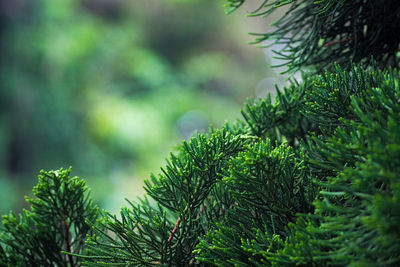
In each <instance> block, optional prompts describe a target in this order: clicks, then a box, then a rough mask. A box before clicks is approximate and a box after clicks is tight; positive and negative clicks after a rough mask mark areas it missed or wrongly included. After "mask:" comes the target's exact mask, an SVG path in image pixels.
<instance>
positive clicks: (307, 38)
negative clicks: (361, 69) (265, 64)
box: [228, 0, 400, 72]
mask: <svg viewBox="0 0 400 267" xmlns="http://www.w3.org/2000/svg"><path fill="white" fill-rule="evenodd" d="M244 2H245V0H228V3H229V4H228V6H229V7H232V8H233V9H235V8H237V7H239V6H241V5H242V4H243V3H244ZM281 8H285V11H286V12H285V13H284V15H283V16H282V17H281V18H279V19H278V20H277V21H276V22H274V23H273V24H272V26H273V27H275V29H273V30H269V31H268V32H266V33H255V34H254V35H255V36H257V38H256V40H255V42H254V43H259V44H261V45H265V41H266V42H267V44H268V45H270V42H271V40H273V41H272V44H278V45H280V46H282V48H281V49H280V50H279V51H274V52H275V54H276V56H277V58H279V59H281V60H283V61H284V63H282V66H283V65H285V66H287V71H288V72H295V71H298V70H300V69H301V68H304V67H305V66H311V67H313V68H315V69H316V70H317V71H321V70H324V69H326V68H327V67H329V66H331V65H332V63H333V62H337V63H339V64H349V63H350V62H351V61H353V62H362V63H366V64H370V63H371V59H372V57H373V58H374V59H375V60H377V61H378V62H379V65H380V66H381V67H388V66H395V67H398V66H399V63H398V54H397V52H398V49H399V44H400V37H399V35H398V34H397V33H398V31H399V28H400V19H399V14H400V3H399V1H397V0H389V1H376V0H367V1H361V0H358V1H345V0H321V1H315V0H286V1H281V0H272V1H268V0H265V1H262V4H261V5H260V6H259V7H258V8H257V9H256V10H254V11H253V12H252V13H251V15H250V16H268V15H270V14H271V13H273V12H275V11H276V10H278V9H281Z"/></svg>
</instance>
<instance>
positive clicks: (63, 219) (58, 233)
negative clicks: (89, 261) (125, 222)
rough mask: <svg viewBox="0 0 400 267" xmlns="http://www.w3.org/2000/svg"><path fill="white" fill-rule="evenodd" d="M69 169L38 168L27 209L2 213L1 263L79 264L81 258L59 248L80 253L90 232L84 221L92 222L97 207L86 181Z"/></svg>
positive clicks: (26, 264)
mask: <svg viewBox="0 0 400 267" xmlns="http://www.w3.org/2000/svg"><path fill="white" fill-rule="evenodd" d="M70 173H71V169H68V170H63V169H60V170H58V171H50V172H45V171H41V172H40V175H39V177H38V178H39V182H38V184H37V185H36V186H35V187H34V188H33V194H34V196H35V198H30V197H26V200H27V202H28V203H29V204H30V205H31V209H30V211H29V210H24V211H23V212H22V214H20V215H19V216H18V217H17V216H15V215H14V214H13V213H10V214H9V215H6V216H3V228H4V231H3V232H2V235H1V237H0V242H1V249H2V251H1V255H0V257H1V258H0V260H1V262H0V265H1V266H70V267H72V266H80V263H81V259H80V258H77V257H75V256H72V255H68V254H64V253H63V252H62V251H65V252H69V253H74V254H76V253H82V249H83V245H84V241H85V239H86V235H87V234H89V233H90V232H91V229H90V226H89V225H88V224H87V223H86V221H87V222H94V221H95V220H96V218H97V216H98V209H97V208H96V207H95V206H94V205H93V203H92V200H91V199H90V198H89V194H88V192H87V191H88V188H87V186H86V184H85V182H84V181H83V180H82V179H80V178H78V177H70Z"/></svg>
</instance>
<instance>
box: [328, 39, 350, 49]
mask: <svg viewBox="0 0 400 267" xmlns="http://www.w3.org/2000/svg"><path fill="white" fill-rule="evenodd" d="M353 39H354V38H352V37H351V38H345V39H342V40H338V41H330V42H327V43H326V44H324V47H328V46H331V45H335V44H340V43H344V42H347V41H350V40H353Z"/></svg>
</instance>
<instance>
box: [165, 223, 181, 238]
mask: <svg viewBox="0 0 400 267" xmlns="http://www.w3.org/2000/svg"><path fill="white" fill-rule="evenodd" d="M180 223H181V218H178V220H177V221H176V223H175V227H174V229H173V230H172V232H171V233H170V234H169V237H168V243H170V242H171V241H172V238H173V237H174V235H175V233H176V231H177V230H178V226H179V224H180Z"/></svg>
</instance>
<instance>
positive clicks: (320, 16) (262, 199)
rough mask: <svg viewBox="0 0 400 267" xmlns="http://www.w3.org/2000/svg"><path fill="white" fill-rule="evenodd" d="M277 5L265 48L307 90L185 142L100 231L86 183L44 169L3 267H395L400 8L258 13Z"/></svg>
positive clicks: (7, 245) (285, 94)
mask: <svg viewBox="0 0 400 267" xmlns="http://www.w3.org/2000/svg"><path fill="white" fill-rule="evenodd" d="M243 2H244V0H228V7H229V8H230V9H229V11H232V9H236V8H238V7H240V6H241V5H242V4H243ZM282 6H287V11H286V13H285V15H284V16H283V17H282V18H281V19H279V20H278V21H277V22H276V23H275V24H274V25H275V26H276V29H275V30H274V31H273V32H269V33H266V34H261V35H260V38H259V39H257V42H262V41H264V40H267V39H273V40H275V43H283V44H284V45H285V46H284V49H283V50H282V51H277V54H278V55H280V56H282V57H283V59H285V60H287V62H286V63H285V64H286V66H287V71H289V72H291V71H296V70H298V69H299V68H304V67H310V68H311V71H309V72H308V73H305V74H304V75H303V80H302V81H301V82H297V81H294V80H293V81H291V83H290V85H289V86H287V87H285V88H283V89H282V90H279V89H278V88H277V96H276V98H275V100H274V101H273V100H272V99H271V97H270V96H268V97H267V98H266V99H258V100H250V101H249V102H248V103H247V104H246V105H245V107H244V109H243V111H242V114H243V118H244V119H243V120H238V121H237V122H235V123H232V124H226V125H224V126H223V127H222V128H221V129H217V130H215V129H212V128H211V129H210V131H209V133H206V134H198V135H197V136H196V137H193V138H192V139H191V140H190V141H188V142H183V144H182V145H181V147H180V150H179V152H178V153H177V154H171V156H170V158H169V160H168V161H167V165H166V167H164V168H162V169H161V173H160V174H159V175H158V176H155V175H152V176H151V179H150V180H148V181H147V182H146V185H145V189H146V191H147V197H144V198H143V199H140V200H139V201H138V202H137V203H131V202H129V204H130V206H129V207H126V208H122V209H121V213H120V217H117V216H116V215H112V214H109V213H106V212H105V213H104V214H103V215H102V216H101V218H100V219H99V220H97V221H95V220H94V219H95V218H96V217H97V216H98V215H97V214H98V213H97V210H96V208H94V207H93V206H92V204H91V202H90V200H88V198H87V197H86V196H87V195H86V194H85V191H86V187H85V186H84V185H83V182H82V181H81V180H79V179H78V178H73V179H70V178H68V177H69V172H68V171H67V172H65V171H60V172H50V173H45V172H43V173H42V176H41V178H40V180H39V186H38V187H36V188H35V189H34V191H35V194H36V196H37V198H38V200H36V201H34V200H29V202H30V203H31V204H32V211H31V212H27V211H25V212H24V214H23V215H22V216H21V217H20V221H19V222H18V221H17V220H16V219H15V216H13V215H10V216H6V217H4V220H3V225H4V228H5V230H4V232H3V235H2V239H1V240H2V248H3V250H2V253H1V259H2V263H3V265H5V266H16V265H17V266H18V265H19V266H24V265H28V266H30V265H33V266H35V265H40V266H52V265H54V266H76V265H79V264H81V262H83V263H82V264H83V265H84V266H159V265H164V266H294V265H301V266H398V265H400V167H399V166H400V127H399V126H398V125H400V73H399V71H398V70H397V69H396V68H392V67H398V66H397V64H398V60H397V58H398V56H399V53H398V50H399V41H400V39H399V37H398V36H399V33H400V31H399V27H400V26H399V25H400V18H399V16H400V12H399V11H400V3H398V2H397V1H394V0H393V1H390V0H388V1H377V0H367V1H344V0H343V1H335V0H322V1H317V2H315V1H311V0H298V1H296V0H289V1H268V0H265V1H264V2H263V3H262V5H261V6H260V7H259V8H258V9H257V10H256V11H255V12H254V13H253V15H269V14H270V13H271V12H273V11H274V10H276V9H278V8H281V7H282ZM351 61H352V62H353V63H351ZM334 62H336V63H334ZM60 177H61V178H60ZM66 190H68V194H66V193H65V192H66ZM55 200H57V201H55ZM70 205H72V207H70ZM76 205H77V206H76ZM62 207H68V208H62ZM67 211H69V212H67ZM48 212H50V213H48ZM49 214H51V215H49ZM82 214H89V215H85V216H83V215H82ZM49 216H51V217H49ZM49 218H51V219H49ZM84 218H86V220H85V221H84ZM64 221H65V222H67V225H70V226H71V225H75V228H74V229H75V232H74V235H75V237H74V240H77V241H76V242H77V243H79V244H81V243H80V242H82V240H84V239H85V237H84V236H85V235H86V233H88V234H89V235H88V236H89V237H88V239H87V240H86V243H85V245H84V251H83V250H82V246H81V245H76V246H75V245H74V246H73V248H74V249H71V248H72V246H70V248H69V246H68V240H69V238H68V236H69V234H66V233H68V231H65V230H63V225H64V224H63V222H64ZM77 225H78V226H79V227H77ZM87 225H90V226H91V230H89V228H88V227H86V226H87ZM64 228H65V227H64ZM43 233H48V234H49V236H47V235H45V234H43ZM22 240H23V241H25V240H28V241H29V242H23V241H22ZM53 243H54V245H51V244H53ZM62 251H63V253H64V254H62ZM78 254H80V255H78ZM72 257H73V258H72ZM72 259H73V260H72Z"/></svg>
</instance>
